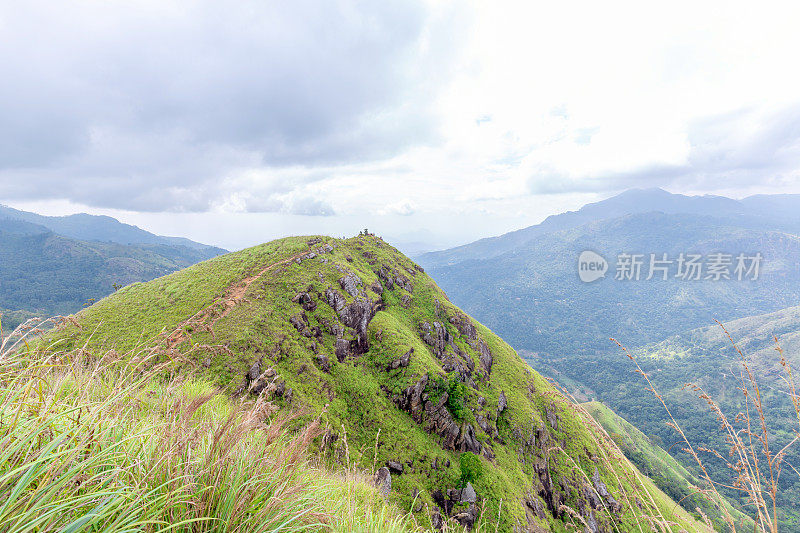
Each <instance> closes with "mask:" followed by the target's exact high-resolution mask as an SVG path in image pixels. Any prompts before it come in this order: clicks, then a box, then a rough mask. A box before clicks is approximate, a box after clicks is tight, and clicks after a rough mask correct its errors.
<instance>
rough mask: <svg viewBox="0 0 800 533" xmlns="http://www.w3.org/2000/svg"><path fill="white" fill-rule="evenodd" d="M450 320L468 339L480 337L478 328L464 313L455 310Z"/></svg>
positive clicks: (472, 339)
mask: <svg viewBox="0 0 800 533" xmlns="http://www.w3.org/2000/svg"><path fill="white" fill-rule="evenodd" d="M437 303H438V300H437ZM448 320H449V321H450V323H451V324H453V325H454V326H455V327H456V329H457V330H458V332H459V333H461V334H462V335H463V336H464V337H466V338H467V340H470V341H474V340H475V339H476V338H477V337H478V330H477V329H476V328H475V324H473V323H472V320H470V319H469V317H468V316H467V315H465V314H464V313H460V312H458V311H455V312H454V313H453V315H452V316H450V317H449V318H448Z"/></svg>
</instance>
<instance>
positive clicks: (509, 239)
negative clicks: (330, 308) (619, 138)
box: [418, 188, 800, 268]
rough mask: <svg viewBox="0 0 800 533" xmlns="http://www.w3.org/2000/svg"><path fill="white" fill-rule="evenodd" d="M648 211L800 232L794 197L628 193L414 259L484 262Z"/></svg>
mask: <svg viewBox="0 0 800 533" xmlns="http://www.w3.org/2000/svg"><path fill="white" fill-rule="evenodd" d="M650 212H659V213H665V214H693V215H702V216H707V217H714V218H715V219H717V220H718V221H719V222H720V223H721V224H725V225H732V226H736V227H741V228H752V229H765V228H769V229H773V230H776V231H784V232H788V233H800V194H776V195H757V196H749V197H747V198H744V199H742V200H734V199H731V198H726V197H724V196H711V195H706V196H686V195H683V194H672V193H669V192H667V191H665V190H663V189H658V188H653V189H631V190H629V191H625V192H623V193H622V194H619V195H617V196H614V197H611V198H608V199H606V200H603V201H601V202H596V203H591V204H587V205H585V206H583V207H582V208H581V209H579V210H578V211H567V212H566V213H561V214H559V215H552V216H549V217H547V218H546V219H545V220H544V221H543V222H542V223H541V224H537V225H535V226H530V227H527V228H523V229H520V230H516V231H512V232H509V233H506V234H504V235H500V236H498V237H488V238H485V239H480V240H478V241H475V242H472V243H469V244H465V245H462V246H457V247H455V248H450V249H447V250H442V251H438V252H429V253H426V254H422V255H420V256H419V257H418V260H419V261H420V263H421V264H424V265H427V267H429V268H432V267H439V266H445V265H453V264H457V263H460V262H463V261H467V260H470V259H478V260H480V259H490V258H492V257H496V256H498V255H502V254H504V253H506V252H514V251H517V250H518V249H519V248H520V247H524V246H525V245H526V244H527V243H529V242H531V241H532V240H534V239H536V238H538V237H540V236H542V235H548V234H552V233H556V232H558V231H563V230H567V229H573V228H577V227H580V226H582V225H584V224H588V223H590V222H597V221H600V220H608V219H614V218H619V217H622V216H625V215H633V214H637V213H650Z"/></svg>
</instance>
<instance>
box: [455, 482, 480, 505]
mask: <svg viewBox="0 0 800 533" xmlns="http://www.w3.org/2000/svg"><path fill="white" fill-rule="evenodd" d="M458 501H459V502H461V503H475V502H476V501H478V495H477V494H476V493H475V489H474V488H473V486H472V483H469V482H467V486H466V487H464V488H463V489H461V495H460V498H459V500H458Z"/></svg>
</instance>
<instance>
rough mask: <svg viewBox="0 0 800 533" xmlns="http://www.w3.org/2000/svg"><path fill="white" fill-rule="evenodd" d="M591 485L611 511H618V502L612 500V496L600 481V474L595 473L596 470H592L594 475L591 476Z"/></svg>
mask: <svg viewBox="0 0 800 533" xmlns="http://www.w3.org/2000/svg"><path fill="white" fill-rule="evenodd" d="M592 484H593V485H594V490H596V491H597V494H599V495H600V497H601V498H603V499H604V500H605V501H606V503H607V504H608V506H609V507H610V508H611V509H612V510H614V511H619V510H620V508H621V506H620V504H619V502H617V500H616V499H614V496H612V495H611V492H609V490H608V487H607V486H606V484H605V483H603V482H602V481H601V480H600V473H599V472H598V471H597V468H595V469H594V474H593V475H592Z"/></svg>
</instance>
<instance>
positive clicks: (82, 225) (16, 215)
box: [0, 205, 226, 257]
mask: <svg viewBox="0 0 800 533" xmlns="http://www.w3.org/2000/svg"><path fill="white" fill-rule="evenodd" d="M0 219H8V220H19V221H23V222H29V223H31V224H36V225H37V226H42V227H44V228H47V229H48V230H50V231H52V232H53V233H55V234H57V235H61V236H63V237H70V238H72V239H78V240H81V241H97V242H114V243H117V244H162V245H166V246H185V247H187V248H191V249H193V250H202V251H204V252H205V253H206V254H209V255H208V257H214V256H217V255H219V254H221V253H225V251H226V250H223V249H222V248H217V247H215V246H209V245H207V244H201V243H199V242H195V241H192V240H189V239H185V238H183V237H162V236H161V235H155V234H153V233H150V232H149V231H145V230H143V229H141V228H139V227H136V226H132V225H130V224H124V223H122V222H120V221H119V220H117V219H116V218H111V217H108V216H102V215H89V214H86V213H78V214H75V215H67V216H60V217H50V216H44V215H39V214H36V213H30V212H28V211H20V210H19V209H14V208H12V207H8V206H5V205H0Z"/></svg>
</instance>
